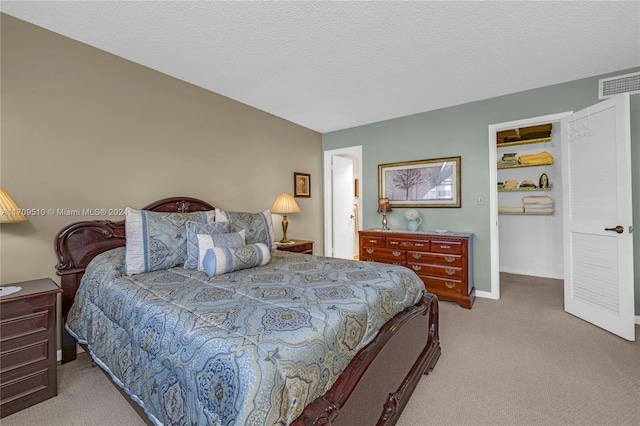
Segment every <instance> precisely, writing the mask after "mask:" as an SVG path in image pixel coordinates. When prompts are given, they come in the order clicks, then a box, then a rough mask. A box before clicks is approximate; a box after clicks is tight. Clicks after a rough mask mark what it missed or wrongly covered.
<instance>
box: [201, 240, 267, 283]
mask: <svg viewBox="0 0 640 426" xmlns="http://www.w3.org/2000/svg"><path fill="white" fill-rule="evenodd" d="M270 260H271V251H270V250H269V247H267V245H266V244H263V243H257V244H249V245H244V246H240V247H214V248H212V249H208V250H207V252H206V253H205V255H204V259H203V260H202V266H203V267H204V271H205V272H206V273H207V275H209V276H210V277H213V276H214V275H222V274H227V273H229V272H233V271H239V270H241V269H247V268H253V267H256V266H263V265H266V264H267V263H269V261H270Z"/></svg>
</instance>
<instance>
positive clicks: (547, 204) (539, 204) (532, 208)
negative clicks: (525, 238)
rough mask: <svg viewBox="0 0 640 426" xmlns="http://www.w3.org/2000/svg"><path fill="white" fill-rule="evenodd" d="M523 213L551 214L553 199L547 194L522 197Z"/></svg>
mask: <svg viewBox="0 0 640 426" xmlns="http://www.w3.org/2000/svg"><path fill="white" fill-rule="evenodd" d="M522 204H523V208H524V212H525V213H533V214H551V213H553V199H552V198H551V197H547V196H529V197H522Z"/></svg>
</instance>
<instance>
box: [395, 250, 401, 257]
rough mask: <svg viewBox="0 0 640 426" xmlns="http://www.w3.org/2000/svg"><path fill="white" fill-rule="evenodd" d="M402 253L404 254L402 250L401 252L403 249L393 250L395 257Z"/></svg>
mask: <svg viewBox="0 0 640 426" xmlns="http://www.w3.org/2000/svg"><path fill="white" fill-rule="evenodd" d="M401 254H402V252H401V251H394V252H393V255H394V256H395V257H398V256H400V255H401Z"/></svg>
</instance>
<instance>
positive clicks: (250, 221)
mask: <svg viewBox="0 0 640 426" xmlns="http://www.w3.org/2000/svg"><path fill="white" fill-rule="evenodd" d="M215 212H216V214H215V220H216V222H230V223H231V232H237V231H239V230H241V229H244V230H246V232H247V237H246V238H247V244H256V243H263V244H266V245H267V247H268V248H269V250H273V249H274V248H275V247H274V242H275V239H276V236H275V235H276V234H275V232H274V230H273V220H272V219H271V210H269V209H267V210H265V211H262V212H259V213H246V212H228V211H225V210H220V209H216V210H215Z"/></svg>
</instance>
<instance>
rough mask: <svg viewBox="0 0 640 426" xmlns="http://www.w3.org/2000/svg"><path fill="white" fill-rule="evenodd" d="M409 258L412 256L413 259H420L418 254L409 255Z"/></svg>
mask: <svg viewBox="0 0 640 426" xmlns="http://www.w3.org/2000/svg"><path fill="white" fill-rule="evenodd" d="M411 256H413V258H414V259H420V258H421V257H422V255H421V254H420V253H411Z"/></svg>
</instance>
